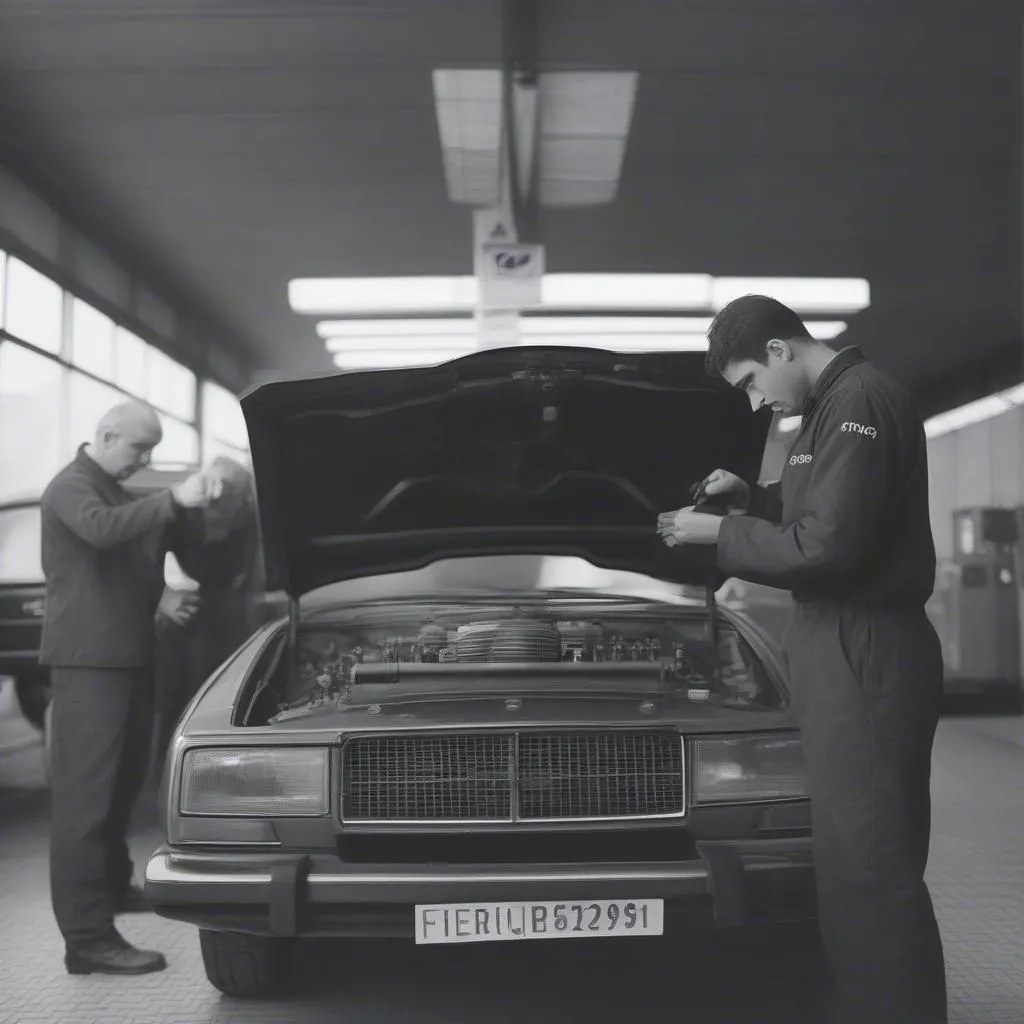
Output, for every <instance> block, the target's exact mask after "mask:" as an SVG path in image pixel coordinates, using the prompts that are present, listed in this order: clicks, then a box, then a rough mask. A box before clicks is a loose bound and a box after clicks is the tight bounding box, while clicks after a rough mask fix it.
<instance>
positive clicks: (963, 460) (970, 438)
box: [928, 408, 1024, 559]
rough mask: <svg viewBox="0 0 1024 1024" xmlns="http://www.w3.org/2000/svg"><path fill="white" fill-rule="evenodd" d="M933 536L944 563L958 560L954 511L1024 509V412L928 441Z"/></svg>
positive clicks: (1005, 415) (1015, 412)
mask: <svg viewBox="0 0 1024 1024" xmlns="http://www.w3.org/2000/svg"><path fill="white" fill-rule="evenodd" d="M928 469H929V479H930V481H931V488H930V490H931V494H930V505H931V516H932V533H933V534H934V536H935V549H936V554H937V556H938V557H939V559H948V558H952V556H953V512H954V511H955V510H956V509H959V508H972V507H976V506H992V507H995V508H1014V507H1016V506H1018V505H1024V408H1016V409H1013V410H1012V411H1010V412H1006V413H1003V414H1002V415H1001V416H996V417H993V418H992V419H989V420H985V421H984V422H982V423H976V424H974V425H972V426H969V427H964V428H962V429H960V430H956V431H953V432H952V433H949V434H943V435H942V436H940V437H934V438H931V439H930V440H929V442H928Z"/></svg>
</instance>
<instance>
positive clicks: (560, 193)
mask: <svg viewBox="0 0 1024 1024" xmlns="http://www.w3.org/2000/svg"><path fill="white" fill-rule="evenodd" d="M637 77H638V76H637V73H636V72H635V71H554V72H545V73H543V74H541V75H540V76H539V91H540V149H539V162H538V174H539V186H538V187H539V193H538V197H539V201H540V204H541V205H542V206H591V205H596V204H599V203H609V202H611V201H612V200H613V199H614V198H615V195H616V193H617V192H618V187H619V178H620V177H621V174H622V161H623V157H624V156H625V152H626V139H627V137H628V135H629V126H630V122H631V121H632V118H633V105H634V101H635V99H636V84H637Z"/></svg>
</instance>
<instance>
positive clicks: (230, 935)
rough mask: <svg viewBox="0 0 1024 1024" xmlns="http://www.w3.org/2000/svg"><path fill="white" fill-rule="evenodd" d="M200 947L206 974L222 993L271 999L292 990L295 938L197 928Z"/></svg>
mask: <svg viewBox="0 0 1024 1024" xmlns="http://www.w3.org/2000/svg"><path fill="white" fill-rule="evenodd" d="M199 947H200V949H201V950H202V954H203V966H204V967H205V968H206V977H207V978H209V980H210V984H211V985H213V987H214V988H217V989H220V991H221V992H223V993H224V994H225V995H228V996H234V997H236V998H238V999H273V998H276V997H279V996H283V995H286V994H288V993H289V992H290V991H291V990H292V987H293V985H294V981H295V940H294V939H290V938H280V937H277V936H267V935H248V934H245V933H243V932H218V931H211V930H210V929H208V928H200V929H199Z"/></svg>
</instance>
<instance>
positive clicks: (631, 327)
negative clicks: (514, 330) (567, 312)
mask: <svg viewBox="0 0 1024 1024" xmlns="http://www.w3.org/2000/svg"><path fill="white" fill-rule="evenodd" d="M710 327H711V318H710V317H700V316H524V317H522V318H521V319H520V321H519V333H520V334H523V335H526V336H529V335H533V334H588V333H589V334H707V332H708V329H709V328H710Z"/></svg>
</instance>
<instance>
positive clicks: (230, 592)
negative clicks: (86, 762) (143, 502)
mask: <svg viewBox="0 0 1024 1024" xmlns="http://www.w3.org/2000/svg"><path fill="white" fill-rule="evenodd" d="M207 472H208V473H211V474H214V475H216V476H217V477H218V478H219V479H220V480H221V482H222V487H223V490H222V493H221V495H220V497H219V498H218V499H217V500H216V501H212V502H210V504H209V505H207V506H206V507H205V508H204V509H203V511H202V520H203V532H202V544H201V547H197V546H191V547H192V556H193V558H192V560H185V561H183V562H181V564H180V567H181V569H182V571H183V572H184V573H185V574H186V576H187V577H188V578H189V579H190V580H191V581H192V582H193V583H194V585H195V586H196V587H197V588H198V598H199V600H198V602H197V604H196V606H195V618H194V619H192V620H190V621H188V622H187V623H182V622H179V621H174V620H169V619H167V618H164V617H162V616H161V617H159V621H158V623H157V658H156V664H157V687H156V692H157V700H158V715H157V718H158V722H159V727H158V737H157V743H156V745H155V746H156V751H157V752H158V754H159V753H161V752H163V751H165V750H166V749H167V746H168V744H169V742H170V740H171V737H172V735H173V732H174V729H175V727H176V725H177V723H178V719H179V718H180V717H181V713H182V711H184V709H185V707H186V706H187V705H188V703H189V701H191V700H192V698H193V697H194V696H195V695H196V692H197V690H198V689H199V687H200V686H201V685H202V684H203V682H204V681H205V680H206V679H207V678H208V677H209V676H210V674H211V673H212V672H213V671H214V669H216V668H217V666H218V665H220V664H221V663H222V662H223V661H224V660H225V659H226V658H228V657H229V656H230V655H231V654H232V653H233V652H234V651H235V650H237V649H238V648H239V647H240V646H241V645H242V644H243V643H244V642H245V641H246V640H247V639H248V638H249V637H250V636H251V635H252V634H253V633H254V632H255V631H256V629H258V628H259V626H260V625H262V621H263V620H261V619H260V617H259V615H258V613H257V602H258V597H259V595H262V593H263V590H264V583H263V580H264V575H265V574H264V572H263V567H262V558H261V552H260V544H259V540H260V537H259V525H258V522H257V516H256V495H255V486H254V483H253V479H252V475H251V474H250V473H249V472H248V471H247V470H246V469H245V468H244V467H243V466H241V465H240V464H239V463H237V462H235V461H234V460H232V459H229V458H226V457H224V456H220V457H218V458H216V459H214V460H213V461H212V462H211V463H210V464H209V466H208V467H207Z"/></svg>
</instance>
